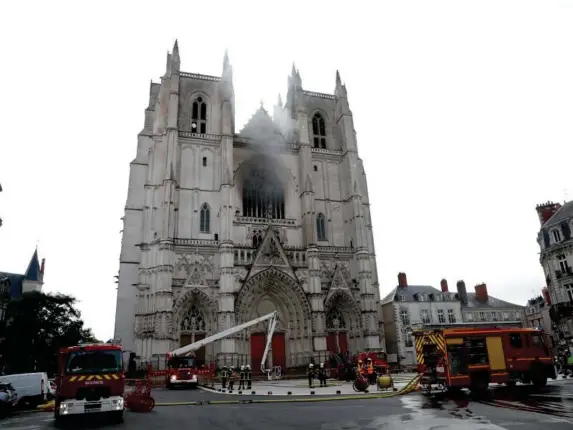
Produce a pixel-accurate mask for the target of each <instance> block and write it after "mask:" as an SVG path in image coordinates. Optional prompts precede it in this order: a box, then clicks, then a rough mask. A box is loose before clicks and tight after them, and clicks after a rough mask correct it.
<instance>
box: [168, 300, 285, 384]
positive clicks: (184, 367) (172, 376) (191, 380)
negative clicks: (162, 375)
mask: <svg viewBox="0 0 573 430" xmlns="http://www.w3.org/2000/svg"><path fill="white" fill-rule="evenodd" d="M277 318H278V315H277V312H276V311H275V312H271V313H270V314H267V315H264V316H262V317H259V318H255V319H253V320H251V321H248V322H246V323H243V324H240V325H238V326H236V327H232V328H230V329H227V330H223V331H222V332H219V333H216V334H214V335H212V336H209V337H206V338H205V339H202V340H199V341H197V342H194V343H191V344H189V345H185V346H182V347H181V348H178V349H176V350H174V351H171V352H169V353H168V354H167V376H166V378H167V379H166V386H167V388H170V389H173V388H175V387H181V386H186V387H191V388H196V387H197V386H198V385H199V377H198V369H197V365H196V360H195V356H194V352H195V351H197V350H198V349H200V348H203V347H205V345H208V344H210V343H213V342H216V341H218V340H220V339H223V338H226V337H228V336H231V335H233V334H235V333H238V332H240V331H241V330H245V329H247V328H249V327H252V326H255V325H257V324H260V323H263V322H267V321H268V331H267V341H266V345H265V350H264V352H263V358H262V359H261V372H263V374H265V373H267V374H268V375H269V377H270V371H271V370H270V369H266V368H265V364H266V361H267V355H268V353H269V349H270V346H271V342H272V338H273V334H274V332H275V329H276V325H277Z"/></svg>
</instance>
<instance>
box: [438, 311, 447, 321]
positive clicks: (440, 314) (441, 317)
mask: <svg viewBox="0 0 573 430" xmlns="http://www.w3.org/2000/svg"><path fill="white" fill-rule="evenodd" d="M438 322H439V323H440V324H445V323H446V317H445V316H444V310H443V309H438Z"/></svg>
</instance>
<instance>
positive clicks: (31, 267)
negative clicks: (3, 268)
mask: <svg viewBox="0 0 573 430" xmlns="http://www.w3.org/2000/svg"><path fill="white" fill-rule="evenodd" d="M0 278H8V280H9V281H10V298H12V299H15V298H18V297H20V296H21V295H22V284H23V283H24V281H25V280H29V281H42V274H41V273H40V260H39V258H38V250H36V251H34V255H33V256H32V259H31V260H30V263H29V264H28V268H27V269H26V273H25V274H23V275H22V274H20V273H9V272H0Z"/></svg>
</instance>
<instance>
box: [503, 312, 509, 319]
mask: <svg viewBox="0 0 573 430" xmlns="http://www.w3.org/2000/svg"><path fill="white" fill-rule="evenodd" d="M503 320H504V321H509V312H504V313H503Z"/></svg>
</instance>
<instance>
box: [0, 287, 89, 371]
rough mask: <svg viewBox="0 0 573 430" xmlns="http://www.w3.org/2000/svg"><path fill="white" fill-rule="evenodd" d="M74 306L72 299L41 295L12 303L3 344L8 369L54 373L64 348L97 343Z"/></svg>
mask: <svg viewBox="0 0 573 430" xmlns="http://www.w3.org/2000/svg"><path fill="white" fill-rule="evenodd" d="M75 304H76V299H75V298H74V297H72V296H68V295H64V294H44V293H39V292H31V293H25V294H22V296H21V297H20V298H18V299H15V300H13V301H11V302H9V304H8V309H7V312H6V313H7V319H6V321H7V322H6V325H5V327H4V334H3V337H4V342H2V345H1V349H2V356H3V359H4V362H5V363H6V365H7V369H6V370H7V371H8V372H10V373H21V372H34V371H36V372H48V373H49V374H53V373H55V372H56V370H57V354H58V350H59V349H60V348H61V347H65V346H72V345H77V344H78V343H80V342H94V341H96V342H97V340H96V339H95V337H94V335H93V333H92V331H91V329H89V328H84V323H83V321H82V319H81V315H80V312H79V311H78V310H77V309H76V308H75Z"/></svg>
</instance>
